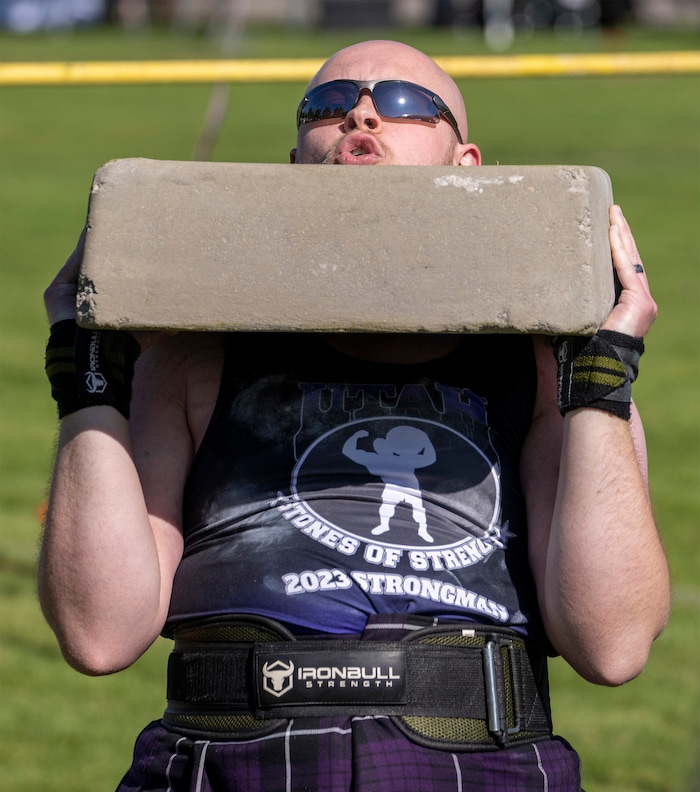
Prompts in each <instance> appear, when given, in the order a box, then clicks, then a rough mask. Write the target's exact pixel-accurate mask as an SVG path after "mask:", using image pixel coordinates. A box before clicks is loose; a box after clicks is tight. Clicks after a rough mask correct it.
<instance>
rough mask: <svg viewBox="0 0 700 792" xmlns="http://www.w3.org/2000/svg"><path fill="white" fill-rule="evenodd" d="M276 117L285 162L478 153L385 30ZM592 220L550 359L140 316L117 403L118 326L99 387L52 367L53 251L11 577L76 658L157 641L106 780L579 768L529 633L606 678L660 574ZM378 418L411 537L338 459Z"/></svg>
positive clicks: (633, 635)
mask: <svg viewBox="0 0 700 792" xmlns="http://www.w3.org/2000/svg"><path fill="white" fill-rule="evenodd" d="M397 81H410V82H409V83H406V82H397ZM298 122H299V135H298V142H297V146H296V148H295V149H293V150H292V152H291V161H292V162H293V163H327V164H341V165H363V164H368V165H389V164H433V165H437V164H442V165H445V164H447V165H459V166H464V167H472V166H478V165H479V164H480V162H481V155H480V152H479V149H478V148H477V147H476V146H475V145H474V144H472V143H469V142H467V117H466V112H465V108H464V104H463V101H462V98H461V96H460V93H459V90H458V89H457V87H456V85H455V84H454V82H453V81H452V80H451V79H450V78H449V77H448V76H447V75H446V74H445V73H444V72H443V71H442V70H440V69H439V68H438V67H437V65H436V64H435V63H434V62H433V61H432V60H431V59H430V58H428V57H427V56H425V55H423V54H422V53H420V52H417V51H416V50H414V49H412V48H409V47H406V46H404V45H402V44H398V43H395V42H387V41H374V42H365V43H362V44H358V45H355V46H352V47H349V48H347V49H345V50H341V51H340V52H339V53H337V54H336V55H335V56H333V57H332V58H331V59H330V60H329V61H328V62H327V63H326V64H325V65H324V66H323V67H322V69H321V70H320V71H319V73H318V74H317V75H316V77H315V78H314V79H313V80H312V82H311V84H310V85H309V88H308V89H307V93H306V95H305V97H304V98H303V100H302V102H301V104H300V106H299V114H298ZM338 204H339V205H338V207H337V208H336V207H329V212H331V213H334V212H339V211H340V210H342V195H340V196H339V197H338ZM610 219H611V227H610V243H611V248H612V255H613V260H614V265H615V268H616V271H617V274H618V277H619V280H620V283H621V286H622V289H621V294H620V297H619V300H618V302H617V304H616V305H615V307H614V308H613V309H612V311H611V312H610V315H609V316H608V318H607V319H606V321H605V322H604V324H603V327H602V328H601V331H600V332H599V333H598V334H596V336H595V337H594V338H593V339H592V340H591V341H590V342H589V343H588V345H587V346H586V348H585V349H584V350H583V352H581V353H579V351H578V350H577V349H576V348H573V349H572V343H571V340H564V341H563V342H562V343H560V344H559V345H558V346H557V350H556V352H557V355H558V362H557V360H556V359H555V356H554V354H553V350H552V348H551V344H549V345H548V344H547V343H546V342H545V340H544V339H540V338H532V339H531V338H529V337H522V336H496V337H490V336H474V337H458V336H439V335H436V336H428V335H416V336H396V335H377V336H372V335H355V334H347V335H333V336H327V337H319V336H307V335H304V334H300V335H297V336H294V335H267V336H260V337H256V336H248V335H244V336H236V335H230V336H221V335H215V334H211V335H209V334H199V335H197V334H195V335H187V334H182V335H176V336H170V337H166V338H165V339H163V338H160V337H157V338H153V337H151V336H148V335H141V336H140V337H139V342H140V344H141V349H142V354H141V355H140V357H139V359H138V362H137V363H136V371H135V376H134V381H133V398H132V397H131V395H130V388H129V381H130V376H129V368H130V363H133V361H134V360H135V358H136V357H137V355H138V350H137V349H136V348H135V346H134V344H133V342H132V340H131V339H130V337H129V336H128V334H125V333H102V334H89V333H87V335H89V336H90V341H89V342H90V343H91V344H92V349H93V351H94V349H95V344H97V343H99V344H100V345H101V347H100V349H102V350H107V351H106V352H104V354H103V353H102V352H99V354H103V357H102V358H101V359H102V361H103V363H104V367H105V369H104V370H105V371H106V372H107V373H108V375H109V376H108V380H109V381H110V383H112V382H114V383H116V384H114V385H113V386H112V384H110V387H109V388H107V393H106V395H102V396H100V395H96V394H94V393H90V394H88V393H86V392H85V389H84V388H83V386H82V385H81V384H80V377H78V382H79V384H78V385H76V384H75V381H74V380H70V381H68V380H66V379H62V373H61V372H62V371H64V368H65V367H62V366H60V365H58V363H59V362H63V363H66V360H63V359H62V358H61V355H64V356H66V357H67V358H68V359H69V360H68V361H67V364H68V365H69V366H70V367H73V368H74V369H75V370H76V372H77V373H78V374H80V372H81V371H83V369H82V368H81V366H83V365H84V362H83V361H84V359H85V356H86V353H85V351H84V343H86V342H85V340H84V335H85V334H86V331H83V332H79V333H78V334H77V336H76V331H75V326H74V323H73V322H72V317H73V313H74V295H75V290H76V289H75V280H76V276H77V268H78V266H79V261H80V255H81V245H79V246H78V249H77V250H76V252H75V253H74V254H73V255H72V256H71V257H70V259H69V260H68V262H67V264H66V266H65V267H64V268H63V269H62V270H61V272H60V273H59V274H58V276H57V277H56V279H55V280H54V282H53V283H52V284H51V286H50V287H49V288H48V289H47V292H46V305H47V311H48V316H49V320H50V323H51V324H52V327H53V330H52V340H51V341H50V342H49V347H48V351H47V370H48V373H49V377H50V379H51V382H52V387H53V392H54V396H55V397H56V399H57V401H58V403H59V415H61V416H63V417H62V419H61V427H60V437H59V444H58V452H57V458H56V465H55V472H54V477H53V482H52V487H51V497H50V501H49V509H48V516H47V521H46V529H45V534H44V539H43V547H42V553H41V562H40V571H39V590H40V596H41V602H42V606H43V609H44V612H45V614H46V617H47V619H48V621H49V623H50V624H51V626H52V628H53V629H54V631H55V632H56V635H57V637H58V640H59V643H60V645H61V648H62V650H63V652H64V655H65V657H66V659H67V660H68V662H69V663H70V664H71V665H73V666H74V667H75V668H77V669H78V670H80V671H82V672H84V673H87V674H106V673H112V672H115V671H118V670H120V669H123V668H125V667H126V666H128V665H129V664H131V663H132V662H133V661H134V660H135V659H136V658H137V657H139V655H140V654H141V653H142V652H144V651H145V650H146V649H147V648H148V647H149V646H150V645H151V643H152V642H153V641H154V640H155V638H156V637H157V636H158V635H159V634H160V633H161V632H163V631H165V633H166V634H168V635H173V636H174V637H175V639H176V645H175V650H176V651H175V652H174V654H173V656H172V657H171V663H170V668H169V682H168V699H169V704H168V709H167V711H166V713H165V717H164V720H163V721H162V722H160V721H158V722H154V723H153V724H151V726H149V727H148V728H147V729H146V730H145V731H144V733H143V734H142V735H141V737H140V738H139V741H138V743H137V746H136V752H135V758H134V764H133V766H132V768H131V770H130V771H129V772H128V773H127V775H126V777H125V778H124V780H123V782H122V785H121V786H120V790H136V789H149V790H166V789H168V790H184V789H188V790H189V789H198V790H229V789H231V790H233V789H236V790H239V789H240V790H266V792H273V791H274V790H277V789H279V790H333V791H335V790H350V789H353V790H355V789H357V790H379V789H381V790H382V792H394V790H395V791H396V792H398V791H399V790H401V792H407V791H408V790H416V791H418V790H420V792H426V790H440V792H444V791H445V790H458V789H484V790H485V789H513V790H515V789H544V788H546V789H548V790H550V792H552V790H567V792H568V791H569V790H574V789H579V788H580V778H579V761H578V757H577V755H576V754H575V752H574V751H573V750H572V749H571V748H570V747H569V746H568V745H567V744H566V743H565V742H564V741H563V740H560V739H558V738H555V737H552V736H551V724H550V722H549V710H548V704H547V690H546V671H545V666H546V663H545V654H546V653H547V652H549V653H552V652H555V653H559V654H561V655H562V656H563V657H564V658H565V659H566V660H567V661H568V662H569V663H570V664H571V665H572V666H573V667H574V668H575V669H576V670H577V671H578V673H579V674H581V675H582V676H583V677H585V678H586V679H588V680H590V681H592V682H595V683H599V684H605V685H618V684H621V683H623V682H625V681H627V680H628V679H631V678H632V677H634V676H635V675H637V674H638V673H639V672H640V671H641V670H642V668H643V666H644V664H645V662H646V659H647V655H648V651H649V648H650V645H651V643H652V642H653V640H654V638H655V637H656V636H657V635H658V634H659V632H660V631H661V630H662V628H663V625H664V623H665V621H666V618H667V612H668V599H669V591H668V575H667V568H666V563H665V559H664V555H663V552H662V549H661V546H660V542H659V538H658V535H657V531H656V527H655V524H654V520H653V517H652V513H651V508H650V504H649V499H648V494H647V488H646V464H645V452H644V439H643V432H642V428H641V423H640V421H639V417H638V415H637V413H636V411H635V409H634V405H633V404H631V400H630V397H629V387H630V383H631V381H632V380H633V379H634V378H635V376H636V370H637V363H638V358H639V354H641V341H640V339H641V338H643V337H644V335H645V334H646V332H647V331H648V329H649V327H650V325H651V323H652V322H653V320H654V318H655V316H656V306H655V304H654V301H653V299H652V297H651V295H650V292H649V288H648V284H647V280H646V274H645V272H644V268H643V266H642V264H641V261H640V258H639V254H638V251H637V249H636V246H635V243H634V239H633V237H632V235H631V233H630V230H629V227H628V225H627V223H626V221H625V219H624V217H623V216H622V213H621V212H620V210H619V209H618V208H617V207H613V208H612V209H611V213H610ZM61 334H65V336H66V339H62V338H59V335H61ZM74 337H76V340H75V346H74V347H73V346H72V344H73V338H74ZM110 349H111V350H112V352H110V351H109V350H110ZM601 360H602V361H607V364H606V365H609V366H610V367H611V370H610V371H608V372H607V373H605V376H604V377H601V376H598V375H599V374H600V372H599V371H598V369H597V368H596V366H598V364H599V363H598V362H599V361H601ZM591 361H593V363H591ZM596 361H597V362H596ZM557 366H559V371H557ZM611 372H612V373H611ZM613 373H614V376H613ZM112 375H114V376H112ZM611 377H612V379H611ZM616 377H617V378H616ZM601 379H603V380H605V382H606V383H608V384H607V385H606V386H605V387H602V386H600V385H599V382H600V381H601ZM558 382H559V386H558V384H557V383H558ZM610 383H612V384H610ZM93 390H94V388H93ZM129 410H130V420H129V421H127V419H126V416H127V415H129ZM562 415H563V417H562ZM399 427H402V430H403V434H405V435H406V436H412V437H414V438H415V437H421V438H422V448H423V449H427V448H429V449H430V459H429V460H428V459H425V460H424V462H425V464H423V465H420V464H415V465H414V464H412V467H411V476H412V478H416V479H417V480H418V483H419V486H418V487H415V482H414V484H413V488H414V489H415V490H417V491H419V492H420V495H421V498H422V504H423V508H424V510H425V514H426V520H427V525H426V528H425V535H424V536H420V535H418V534H417V531H416V522H415V520H414V516H413V509H412V508H411V507H410V506H406V504H401V503H399V502H398V501H400V500H401V499H397V503H396V504H395V509H394V512H393V514H392V515H391V518H390V522H389V531H388V532H385V533H383V535H381V536H377V535H376V534H374V533H373V529H374V528H376V526H377V517H378V514H379V513H380V509H381V508H382V505H383V500H382V493H383V489H384V485H383V482H382V481H381V477H378V476H377V475H373V474H372V473H371V472H370V471H369V470H368V469H367V466H366V465H365V462H364V461H363V463H362V464H358V462H357V459H362V460H367V459H370V458H371V456H370V455H371V454H372V453H373V446H372V439H373V438H374V439H377V438H387V437H389V433H390V432H391V431H392V429H396V428H399ZM420 433H422V435H421V434H420ZM380 446H381V444H380ZM384 446H386V443H384ZM374 450H375V451H376V447H374ZM384 450H385V449H384ZM419 451H420V449H419ZM414 462H415V460H414ZM428 463H429V464H428ZM396 464H398V463H395V465H394V466H396ZM392 508H394V506H393V505H392ZM428 531H429V534H428V533H427V532H428ZM426 536H427V537H429V539H430V541H428V539H427V538H426ZM253 645H255V648H253ZM232 680H233V681H232Z"/></svg>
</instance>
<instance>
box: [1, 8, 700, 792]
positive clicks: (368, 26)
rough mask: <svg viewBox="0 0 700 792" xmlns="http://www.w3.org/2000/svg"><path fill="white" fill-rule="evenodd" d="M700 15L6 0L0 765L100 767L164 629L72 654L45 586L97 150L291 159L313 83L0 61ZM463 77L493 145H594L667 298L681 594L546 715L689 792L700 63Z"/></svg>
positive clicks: (107, 783) (524, 49)
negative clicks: (110, 655) (82, 670)
mask: <svg viewBox="0 0 700 792" xmlns="http://www.w3.org/2000/svg"><path fill="white" fill-rule="evenodd" d="M699 31H700V2H699V1H698V0H599V2H592V1H591V0H556V1H555V0H529V1H527V2H526V0H287V1H286V2H285V1H284V0H226V1H225V0H152V2H146V0H0V689H1V690H2V694H3V695H2V700H1V701H0V788H2V789H7V790H12V792H38V791H39V790H41V792H101V790H110V789H114V788H115V787H116V785H117V782H118V780H119V778H120V777H121V775H122V773H123V772H124V771H125V769H126V767H127V766H128V764H129V762H130V758H131V751H132V747H133V742H134V739H135V737H136V735H137V733H138V731H139V730H140V729H141V728H142V727H143V726H144V725H145V724H146V723H147V722H148V721H149V720H151V719H154V718H158V717H159V716H160V714H161V713H162V709H163V706H164V687H165V664H166V660H167V654H168V652H169V649H170V644H169V642H168V641H165V640H159V641H158V642H157V643H156V644H155V645H154V646H153V648H152V649H151V650H149V651H148V652H147V653H146V654H145V655H144V656H143V657H142V658H141V659H140V660H139V661H138V662H137V663H136V664H134V666H133V667H132V668H130V669H128V670H127V671H125V672H123V673H121V674H117V675H114V676H111V677H104V678H99V679H91V678H87V677H82V676H80V675H79V674H77V673H75V672H74V671H72V670H71V669H70V668H68V666H67V665H66V664H65V663H64V661H63V659H62V658H61V656H60V653H59V651H58V648H57V646H56V642H55V639H54V636H53V635H52V633H51V631H50V630H49V628H48V627H47V625H46V623H45V622H44V619H43V617H42V615H41V612H40V610H39V607H38V603H37V597H36V584H35V569H36V554H37V546H38V539H39V536H40V533H41V520H42V508H43V502H44V497H45V492H46V486H47V481H48V479H49V476H50V472H51V465H52V449H53V444H54V438H55V433H56V415H55V405H54V403H53V402H52V401H51V398H50V396H49V387H48V383H47V382H46V379H45V376H44V372H43V354H44V345H45V343H46V336H47V332H48V328H47V325H46V319H45V317H44V313H43V307H42V292H43V289H44V288H45V286H46V285H47V284H48V283H49V281H50V280H51V278H52V277H53V275H54V274H55V272H56V270H57V269H58V268H59V267H60V266H61V264H62V263H63V261H65V258H66V257H67V255H68V254H69V252H70V250H71V249H72V247H73V245H74V244H75V241H76V239H77V238H78V235H79V233H80V229H81V227H82V225H83V223H84V219H85V210H86V206H87V199H88V195H89V191H90V184H91V179H92V176H93V174H94V172H95V171H96V170H97V169H98V168H99V167H100V166H102V165H103V164H104V163H105V162H107V161H108V160H110V159H115V158H121V157H151V158H155V159H174V160H188V159H211V160H218V161H238V162H277V163H283V162H287V161H288V152H289V149H290V148H291V147H292V146H293V145H294V139H295V133H296V130H295V125H294V113H295V109H296V105H297V102H298V101H299V98H300V97H301V95H302V92H303V89H304V83H305V80H304V79H302V78H297V79H296V80H292V79H289V78H287V77H286V76H281V77H280V78H279V79H275V80H263V81H260V82H257V81H254V80H249V81H247V82H240V83H232V84H228V85H210V84H206V83H202V84H184V83H178V82H176V81H174V82H168V83H164V84H148V83H143V84H137V85H129V84H110V83H109V82H107V83H98V84H92V85H90V84H83V85H62V84H58V85H45V84H40V83H39V84H35V85H11V84H3V82H2V75H3V72H2V68H3V67H4V66H7V65H9V64H10V63H14V62H23V63H28V62H32V63H34V62H36V63H40V62H47V61H48V62H59V63H65V62H71V63H82V62H90V61H143V60H174V61H177V60H203V59H209V60H210V59H217V58H221V57H226V58H245V59H250V60H253V61H256V60H268V59H276V58H305V59H306V58H311V59H315V58H325V57H328V56H329V55H330V54H332V53H333V52H334V51H335V50H337V49H338V48H340V47H342V46H346V45H347V44H350V43H352V42H354V41H357V40H360V39H365V38H376V37H387V38H394V39H397V40H400V41H404V42H406V43H407V44H411V45H413V46H416V47H418V48H420V49H422V50H423V51H425V52H427V53H428V54H430V55H432V56H434V57H440V56H457V57H459V56H480V57H482V58H484V59H485V60H488V59H492V58H494V57H495V56H498V55H501V54H502V55H505V56H510V55H513V56H519V55H523V54H552V55H554V54H559V53H584V54H586V53H591V54H619V53H630V54H633V55H635V56H638V57H645V56H647V55H648V56H651V55H655V56H656V55H662V56H663V54H664V53H674V52H675V53H680V52H688V51H693V52H697V45H698V33H699ZM662 60H663V58H662ZM309 76H310V75H309ZM458 84H459V86H460V89H461V90H462V92H463V94H464V96H465V98H466V101H467V107H468V110H469V114H470V139H472V140H473V141H474V142H475V143H478V144H479V146H480V148H481V150H482V152H483V155H484V163H485V164H487V165H495V164H497V163H502V164H510V165H517V164H533V165H536V164H574V165H575V164H581V165H595V166H598V167H601V168H603V169H604V170H606V171H607V172H608V173H609V174H610V177H611V180H612V184H613V190H614V195H615V200H616V201H617V202H619V203H620V204H621V205H622V206H623V208H624V210H625V214H626V216H627V217H628V219H629V220H630V222H631V225H632V228H633V230H634V232H635V236H636V239H637V242H638V245H639V248H640V250H641V252H642V257H643V259H644V263H645V266H646V269H647V272H648V275H649V279H650V283H651V285H652V290H653V292H654V295H655V297H656V299H657V301H658V303H659V306H660V316H659V320H658V321H657V323H656V324H655V325H654V327H653V328H652V331H651V332H650V334H649V336H648V338H647V352H646V354H645V356H644V358H643V359H642V362H641V373H640V378H639V380H638V381H637V383H635V386H634V389H635V400H636V402H637V404H638V406H639V408H640V410H641V412H642V415H643V418H644V422H645V427H646V433H647V443H648V446H649V459H650V488H651V494H652V499H653V504H654V509H655V512H656V516H657V520H658V523H659V528H660V532H661V535H662V537H663V541H664V544H665V546H666V550H667V553H668V556H669V561H670V565H671V571H672V578H673V612H672V617H671V621H670V624H669V626H668V628H667V630H666V632H665V633H664V634H663V636H662V637H661V638H660V639H659V640H658V642H657V643H656V645H655V646H654V647H653V650H652V654H651V659H650V662H649V664H648V666H647V668H646V670H645V672H644V673H643V674H642V675H641V676H640V677H639V679H637V680H634V681H633V682H631V683H629V684H628V685H624V686H622V687H621V688H618V689H614V690H611V689H607V688H598V687H595V686H592V685H589V684H587V683H585V682H583V681H582V680H580V679H579V678H578V677H576V675H575V674H574V673H573V672H572V671H571V670H570V669H569V668H568V666H567V665H566V664H565V663H564V662H563V661H560V660H556V659H555V660H554V661H553V662H552V664H551V680H552V695H553V707H554V719H555V726H556V729H557V731H558V733H560V734H563V735H564V736H565V737H566V738H567V739H569V740H570V741H571V742H572V743H573V744H574V745H575V746H576V748H577V749H578V750H579V752H580V754H581V756H582V759H583V777H584V788H585V789H586V790H588V792H700V743H699V741H698V735H700V579H699V578H700V576H699V571H700V541H699V530H698V529H699V528H700V101H699V100H700V74H698V73H697V71H695V72H691V73H688V74H672V73H665V72H664V71H663V69H661V70H660V71H659V72H657V73H653V74H648V75H636V76H630V75H628V76H622V75H619V74H616V73H615V72H614V70H613V71H611V73H609V74H604V75H602V74H599V75H586V74H577V75H576V76H568V77H563V76H549V77H532V76H530V77H522V76H521V77H518V76H515V75H511V76H503V77H500V78H487V77H484V76H483V75H482V76H480V75H479V74H474V75H473V76H472V77H469V78H459V79H458ZM193 266H196V262H193ZM620 619H621V620H624V619H625V614H624V613H622V612H621V613H620Z"/></svg>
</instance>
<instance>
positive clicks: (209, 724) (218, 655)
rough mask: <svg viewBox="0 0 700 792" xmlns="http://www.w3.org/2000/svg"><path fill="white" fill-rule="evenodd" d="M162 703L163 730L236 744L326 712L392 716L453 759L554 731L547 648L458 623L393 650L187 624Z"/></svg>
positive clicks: (258, 622) (220, 624) (275, 630)
mask: <svg viewBox="0 0 700 792" xmlns="http://www.w3.org/2000/svg"><path fill="white" fill-rule="evenodd" d="M167 695H168V708H167V710H166V713H165V717H164V722H165V723H166V724H169V725H172V726H174V727H178V726H179V727H187V728H191V729H199V730H206V731H214V732H219V731H222V730H223V731H230V732H235V733H237V734H238V737H239V739H240V738H241V737H242V736H243V735H242V734H241V733H240V732H241V730H243V731H246V732H248V733H249V732H250V731H251V730H253V731H256V730H260V729H261V728H263V729H264V728H265V727H266V726H268V725H272V724H270V723H269V722H270V720H274V721H275V722H278V721H279V720H280V719H288V718H298V717H314V716H332V715H343V716H360V715H372V716H380V715H387V716H391V717H392V718H393V719H394V720H395V722H396V723H397V724H398V725H399V726H400V727H401V728H402V729H403V730H404V731H405V732H406V733H408V734H409V736H411V737H412V738H413V739H416V740H417V741H418V742H421V743H422V744H428V745H431V746H434V745H439V746H440V747H447V748H450V749H452V750H475V749H477V748H478V749H481V750H483V749H484V748H486V747H499V746H503V745H505V744H511V743H515V742H522V741H526V740H527V741H530V740H533V739H538V738H542V737H544V736H548V735H550V734H551V718H550V710H549V696H548V687H547V661H546V655H545V652H544V649H543V648H542V647H534V646H531V645H528V644H526V642H525V641H523V639H522V638H520V637H519V636H518V635H517V634H516V633H514V632H513V631H511V630H506V629H502V628H497V627H483V626H480V625H471V624H458V625H455V623H454V622H453V623H451V624H449V625H444V626H438V627H429V628H425V629H421V630H417V631H415V632H414V633H412V634H410V635H408V636H406V638H405V639H403V640H401V641H392V642H384V641H361V640H355V639H348V640H345V639H329V638H325V637H324V638H320V639H319V638H312V639H306V640H295V639H294V637H293V636H292V635H291V634H290V633H288V632H287V630H286V629H285V628H283V627H282V625H280V624H278V623H277V622H272V621H270V620H267V619H259V618H248V617H245V616H244V617H232V618H230V619H226V620H225V621H215V622H211V621H210V622H200V623H196V624H192V625H185V626H183V627H180V628H178V630H177V631H176V634H175V646H174V650H173V652H172V654H171V655H170V658H169V662H168V694H167ZM240 716H243V719H241V718H240Z"/></svg>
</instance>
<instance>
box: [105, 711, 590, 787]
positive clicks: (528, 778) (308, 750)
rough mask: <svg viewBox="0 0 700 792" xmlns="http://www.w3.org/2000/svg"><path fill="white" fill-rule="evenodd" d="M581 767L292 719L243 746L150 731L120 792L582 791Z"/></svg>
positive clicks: (568, 759)
mask: <svg viewBox="0 0 700 792" xmlns="http://www.w3.org/2000/svg"><path fill="white" fill-rule="evenodd" d="M579 764H580V763H579V758H578V755H577V754H576V753H575V751H573V749H572V748H571V747H570V746H569V745H567V744H566V743H565V742H564V741H563V740H559V739H557V738H554V739H552V740H544V741H540V742H537V743H533V744H531V745H527V744H526V745H520V746H517V747H513V748H507V749H504V750H500V751H488V752H483V753H450V752H449V751H439V750H433V749H429V748H423V747H421V746H418V745H415V744H414V743H412V742H410V740H408V739H407V738H406V737H405V736H404V735H403V734H402V733H401V732H400V731H399V730H398V729H397V728H396V727H395V726H394V724H393V723H392V722H391V720H390V719H389V718H354V719H352V720H349V719H346V718H299V719H297V720H294V721H290V722H289V723H288V724H287V725H286V726H285V727H283V728H281V729H280V730H279V731H277V732H275V733H273V734H270V735H267V736H266V737H262V738H258V739H255V740H248V741H242V742H217V741H213V740H211V741H210V740H204V739H202V740H192V739H190V738H188V737H183V736H182V735H180V734H176V733H174V732H170V731H168V730H166V729H164V728H163V727H162V726H161V725H160V723H158V722H156V723H152V724H151V725H150V726H148V727H147V728H146V729H145V730H144V731H143V733H142V734H141V736H140V737H139V740H138V742H137V744H136V750H135V754H134V763H133V765H132V767H131V769H130V770H129V772H128V773H127V775H126V776H125V778H124V780H123V781H122V783H121V784H120V786H119V788H118V792H137V790H138V792H141V791H142V790H143V791H144V792H145V790H148V792H487V791H488V792H530V791H531V790H539V791H540V792H543V791H544V790H546V792H579V791H580V789H581V780H580V772H579Z"/></svg>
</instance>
